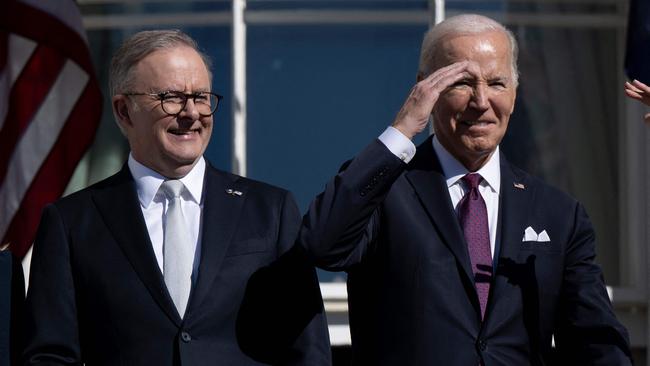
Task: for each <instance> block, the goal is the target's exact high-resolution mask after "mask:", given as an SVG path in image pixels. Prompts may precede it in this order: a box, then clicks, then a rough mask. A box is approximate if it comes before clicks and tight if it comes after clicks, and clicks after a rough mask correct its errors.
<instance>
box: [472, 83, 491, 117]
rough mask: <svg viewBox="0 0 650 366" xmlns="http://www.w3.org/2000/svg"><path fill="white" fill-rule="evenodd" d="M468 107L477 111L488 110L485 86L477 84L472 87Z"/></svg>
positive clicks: (488, 103)
mask: <svg viewBox="0 0 650 366" xmlns="http://www.w3.org/2000/svg"><path fill="white" fill-rule="evenodd" d="M470 107H472V108H474V109H476V110H479V111H485V110H487V109H488V108H490V101H489V98H488V91H487V85H485V84H483V83H478V84H477V85H476V86H475V87H474V90H473V93H472V97H471V99H470Z"/></svg>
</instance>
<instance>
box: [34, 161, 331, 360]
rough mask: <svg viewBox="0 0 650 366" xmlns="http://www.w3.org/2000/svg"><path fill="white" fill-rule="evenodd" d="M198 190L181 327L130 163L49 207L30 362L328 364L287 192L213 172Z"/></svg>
mask: <svg viewBox="0 0 650 366" xmlns="http://www.w3.org/2000/svg"><path fill="white" fill-rule="evenodd" d="M204 187H205V189H204V194H205V196H204V207H203V211H202V245H201V250H202V252H201V262H200V265H199V274H198V279H197V283H196V285H195V286H194V287H193V289H192V293H191V294H190V300H189V303H188V309H187V312H186V314H185V317H184V318H183V319H181V317H180V316H179V314H178V312H177V311H176V308H175V306H174V304H173V302H172V300H171V298H170V296H169V294H168V292H167V288H166V286H165V283H164V280H163V276H162V273H161V271H160V269H159V267H158V264H157V262H156V258H155V256H154V252H153V248H152V245H151V242H150V239H149V235H148V232H147V228H146V224H145V222H144V218H143V216H142V212H141V209H140V206H139V205H140V204H139V201H138V197H137V193H136V187H135V182H134V180H133V178H132V176H131V174H130V172H129V170H128V167H127V166H126V165H125V166H124V167H123V169H122V170H121V171H120V172H119V173H117V174H116V175H114V176H112V177H110V178H108V179H106V180H104V181H102V182H100V183H98V184H95V185H93V186H91V187H89V188H87V189H84V190H82V191H80V192H78V193H75V194H72V195H70V196H68V197H66V198H63V199H61V200H59V201H58V202H56V203H54V204H52V205H49V206H48V207H47V208H46V209H45V211H44V213H43V217H42V220H41V224H40V227H39V230H38V234H37V238H36V241H35V244H34V253H33V258H32V265H31V278H30V287H29V291H28V296H27V308H26V312H27V317H26V318H27V319H26V323H27V324H26V333H27V343H26V348H25V352H24V360H25V364H28V365H80V364H82V363H85V364H86V365H89V366H91V365H157V366H160V365H163V366H164V365H170V366H171V365H182V366H195V365H261V364H274V365H328V364H330V351H329V342H328V336H327V324H326V321H325V317H324V312H323V308H322V300H321V298H320V292H319V289H318V282H317V279H316V275H315V271H314V268H313V267H310V266H308V265H305V263H306V261H305V260H304V258H305V257H304V253H301V252H300V251H297V250H296V249H291V248H292V247H293V248H299V246H295V247H294V243H295V238H296V234H297V232H298V227H299V224H300V215H299V211H298V209H297V207H296V204H295V202H294V200H293V198H292V197H291V195H290V194H289V193H288V192H287V191H284V190H281V189H279V188H275V187H272V186H270V185H267V184H264V183H260V182H256V181H253V180H250V179H245V178H242V177H239V176H236V175H232V174H229V173H225V172H222V171H218V170H216V169H214V168H212V167H211V166H209V165H208V166H207V168H206V172H205V186H204ZM228 189H232V190H236V191H240V192H241V193H242V194H241V195H233V194H227V193H226V190H228ZM297 291H300V296H298V295H297V294H295V293H296V292H297Z"/></svg>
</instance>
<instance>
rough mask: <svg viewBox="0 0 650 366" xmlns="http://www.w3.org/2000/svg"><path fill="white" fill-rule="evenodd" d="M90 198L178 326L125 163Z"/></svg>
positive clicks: (153, 294)
mask: <svg viewBox="0 0 650 366" xmlns="http://www.w3.org/2000/svg"><path fill="white" fill-rule="evenodd" d="M93 201H94V202H95V204H96V205H97V208H98V210H99V212H100V213H101V215H102V217H103V219H104V222H105V223H106V226H108V229H109V231H110V232H111V233H112V234H113V236H114V238H115V240H116V241H117V243H118V244H119V246H120V247H121V248H122V251H123V252H124V255H125V256H126V257H127V259H128V261H129V262H130V263H131V265H132V266H133V269H134V270H135V272H136V273H137V274H138V276H139V277H140V279H141V280H142V282H143V283H144V284H145V286H146V287H147V289H148V290H149V293H150V294H151V296H152V297H153V298H154V299H155V301H156V302H157V303H158V305H159V306H160V307H161V308H162V309H163V311H164V312H165V313H166V314H167V316H168V317H169V318H170V319H171V320H172V321H173V322H174V323H175V324H176V325H177V326H180V323H181V319H180V316H179V315H178V312H177V310H176V307H175V306H174V303H173V302H172V300H171V298H170V297H169V294H168V292H167V287H166V286H165V281H164V279H163V276H162V273H161V272H160V268H159V267H158V262H157V260H156V256H155V254H154V252H153V247H152V244H151V239H150V238H149V234H148V231H147V226H146V224H145V222H144V218H143V216H142V211H141V209H140V204H139V200H138V195H137V191H136V187H135V182H134V180H133V177H132V176H131V173H130V172H129V169H128V167H127V165H126V164H125V165H124V167H122V170H121V171H120V172H119V173H118V174H116V175H115V176H114V179H113V180H111V181H110V182H108V183H107V184H106V186H105V187H101V188H100V189H98V190H95V191H94V192H93Z"/></svg>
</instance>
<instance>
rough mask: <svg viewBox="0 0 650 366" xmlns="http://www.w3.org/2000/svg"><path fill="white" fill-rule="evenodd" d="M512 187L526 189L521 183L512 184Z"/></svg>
mask: <svg viewBox="0 0 650 366" xmlns="http://www.w3.org/2000/svg"><path fill="white" fill-rule="evenodd" d="M513 185H514V186H515V188H519V189H526V186H525V185H523V184H521V183H513Z"/></svg>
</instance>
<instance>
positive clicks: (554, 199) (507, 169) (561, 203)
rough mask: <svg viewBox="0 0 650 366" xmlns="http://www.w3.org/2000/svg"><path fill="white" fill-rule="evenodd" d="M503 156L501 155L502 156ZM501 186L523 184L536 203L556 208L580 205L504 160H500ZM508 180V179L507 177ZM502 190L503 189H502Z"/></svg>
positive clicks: (564, 193) (557, 189) (541, 180)
mask: <svg viewBox="0 0 650 366" xmlns="http://www.w3.org/2000/svg"><path fill="white" fill-rule="evenodd" d="M502 156H503V155H502ZM501 165H502V167H501V172H502V175H505V177H504V176H502V178H501V181H502V184H513V185H515V184H523V187H525V189H528V190H531V191H532V192H533V194H534V198H535V200H536V201H537V202H541V203H543V204H544V205H548V206H553V207H556V208H560V207H562V208H567V207H573V208H575V207H576V206H578V205H580V203H579V202H578V200H577V199H576V198H575V197H573V196H572V195H570V194H569V193H567V192H565V191H563V190H561V189H559V188H557V187H555V186H553V185H551V184H549V183H547V182H545V181H544V180H543V179H542V178H540V177H537V176H534V175H532V174H530V173H528V172H526V171H524V170H523V169H521V168H519V167H517V166H515V165H512V164H511V163H509V162H508V161H507V160H505V158H503V157H502V159H501ZM510 174H511V176H510V179H509V175H510ZM502 189H503V187H502Z"/></svg>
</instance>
